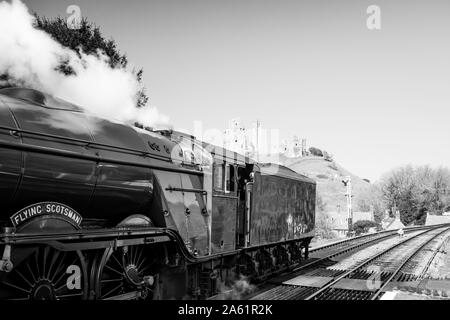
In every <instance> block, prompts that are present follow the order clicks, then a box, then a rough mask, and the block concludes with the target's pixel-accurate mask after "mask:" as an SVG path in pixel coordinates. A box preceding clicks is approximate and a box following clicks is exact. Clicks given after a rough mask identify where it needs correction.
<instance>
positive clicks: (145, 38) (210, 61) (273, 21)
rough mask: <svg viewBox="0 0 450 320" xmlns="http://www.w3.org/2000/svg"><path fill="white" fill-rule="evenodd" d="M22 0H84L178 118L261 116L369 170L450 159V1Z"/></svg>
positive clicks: (220, 123)
mask: <svg viewBox="0 0 450 320" xmlns="http://www.w3.org/2000/svg"><path fill="white" fill-rule="evenodd" d="M24 2H25V3H26V4H27V6H28V7H29V8H30V9H31V10H33V11H35V12H37V13H38V14H39V15H43V16H47V17H55V16H63V17H65V16H68V15H67V13H66V9H67V7H68V6H69V5H73V4H74V5H78V6H79V7H80V9H81V14H82V16H83V17H87V18H88V19H89V20H90V21H93V22H94V23H96V24H97V25H98V26H99V27H100V28H101V30H102V32H103V34H104V35H105V36H106V37H107V38H113V39H114V40H116V42H117V44H118V48H119V49H120V50H121V51H122V52H124V53H126V54H127V56H128V58H129V61H130V63H131V64H133V65H135V66H136V67H142V68H143V69H144V82H145V85H146V87H147V90H148V94H149V96H150V105H152V106H156V107H157V108H158V109H159V111H160V112H161V113H163V114H165V115H167V116H168V117H169V118H170V122H171V123H172V124H173V126H174V127H175V128H177V129H186V130H192V129H193V127H194V122H195V121H202V123H203V129H204V130H208V129H219V130H224V129H226V127H227V126H228V121H229V120H231V119H232V118H240V119H241V121H243V122H244V123H247V124H250V123H252V122H253V121H255V120H259V121H261V123H262V125H263V126H264V127H265V128H268V129H278V130H280V137H281V138H286V139H289V138H290V137H292V136H293V135H297V136H299V137H301V138H305V139H307V142H308V145H311V146H315V147H319V148H322V149H325V150H327V151H328V152H330V153H332V154H333V155H334V158H335V159H336V161H337V162H338V163H340V164H341V165H342V166H344V167H345V168H346V169H348V170H350V171H351V172H353V173H355V174H357V175H359V176H360V177H362V178H369V179H371V180H377V179H379V178H380V176H381V175H382V174H383V173H385V172H387V171H389V170H391V169H393V168H395V167H398V166H401V165H405V164H413V165H425V164H429V165H431V166H441V165H444V166H447V165H448V160H449V159H450V148H449V141H450V128H449V115H450V111H449V104H450V90H449V85H450V2H449V1H445V0H443V1H436V0H431V1H425V0H422V1H411V0H409V1H406V0H395V1H393V0H384V1H381V0H371V1H365V0H354V1H350V0H340V1H323V0H308V1H300V0H295V1H287V0H281V1H280V0H270V1H269V0H221V1H217V0H177V1H175V0H161V1H152V0H147V1H137V0H128V1H118V0H96V1H89V0H68V1H67V0H58V1H56V0H28V1H24ZM369 5H377V6H378V7H379V8H380V10H381V11H380V13H381V29H380V30H369V29H368V28H367V25H366V20H367V18H368V17H369V14H367V12H366V10H367V8H368V6H369Z"/></svg>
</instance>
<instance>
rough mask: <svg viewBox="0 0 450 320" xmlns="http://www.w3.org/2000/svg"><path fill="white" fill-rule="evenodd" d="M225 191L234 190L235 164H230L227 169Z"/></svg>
mask: <svg viewBox="0 0 450 320" xmlns="http://www.w3.org/2000/svg"><path fill="white" fill-rule="evenodd" d="M225 183H226V185H225V192H227V193H228V192H234V166H233V165H231V164H229V165H227V167H226V171H225Z"/></svg>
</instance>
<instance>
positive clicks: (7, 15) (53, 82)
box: [0, 0, 168, 127]
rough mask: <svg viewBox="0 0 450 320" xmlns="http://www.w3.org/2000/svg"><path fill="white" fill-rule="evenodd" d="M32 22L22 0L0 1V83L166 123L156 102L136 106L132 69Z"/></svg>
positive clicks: (109, 114)
mask: <svg viewBox="0 0 450 320" xmlns="http://www.w3.org/2000/svg"><path fill="white" fill-rule="evenodd" d="M33 23H34V17H33V16H32V15H31V14H30V13H29V11H28V9H27V7H26V6H25V5H24V4H23V3H22V2H21V1H20V0H13V1H12V2H11V3H10V2H6V1H2V2H0V30H1V32H0V75H2V74H6V75H7V79H3V80H1V79H0V85H5V82H6V83H7V84H9V85H18V86H25V87H30V88H33V89H36V90H41V91H44V92H46V93H49V94H51V95H54V96H56V97H59V98H62V99H64V100H67V101H69V102H72V103H74V104H77V105H79V106H81V107H83V108H85V109H86V110H87V111H88V112H91V113H94V114H97V115H99V116H102V117H106V118H109V119H117V120H120V121H124V122H134V121H138V122H140V123H143V124H144V125H146V126H151V127H155V126H156V127H166V126H167V124H168V118H167V117H166V116H164V115H161V114H160V113H159V112H158V110H157V109H156V108H149V107H144V108H136V99H137V92H138V91H139V89H140V85H139V83H138V81H137V80H136V77H135V75H134V74H133V72H131V71H129V70H126V69H123V68H119V69H112V68H111V67H110V66H109V65H108V57H107V56H106V55H104V54H101V53H100V57H97V56H94V55H87V54H84V53H82V52H80V54H81V58H80V57H79V56H78V55H77V54H76V53H75V52H74V51H72V50H70V49H68V48H65V47H63V46H61V45H60V44H59V43H58V42H56V41H55V40H53V39H52V38H51V37H50V35H48V34H47V33H45V32H44V31H42V30H38V29H36V28H35V27H34V25H33ZM61 61H68V66H70V67H71V68H72V69H73V70H74V71H75V75H69V76H66V75H64V74H62V73H60V72H58V71H56V68H57V67H58V65H60V63H61Z"/></svg>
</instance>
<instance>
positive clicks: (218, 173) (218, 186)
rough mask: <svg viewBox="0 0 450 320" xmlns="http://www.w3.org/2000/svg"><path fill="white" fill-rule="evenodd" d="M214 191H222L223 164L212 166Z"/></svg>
mask: <svg viewBox="0 0 450 320" xmlns="http://www.w3.org/2000/svg"><path fill="white" fill-rule="evenodd" d="M214 189H215V190H218V191H222V190H223V164H217V163H216V164H214Z"/></svg>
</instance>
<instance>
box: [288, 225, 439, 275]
mask: <svg viewBox="0 0 450 320" xmlns="http://www.w3.org/2000/svg"><path fill="white" fill-rule="evenodd" d="M430 228H431V227H414V228H409V229H407V232H412V231H417V230H422V229H425V230H427V229H430ZM396 230H397V229H396ZM396 230H389V231H382V232H380V233H376V234H371V235H366V236H365V237H369V236H372V237H373V238H372V239H369V240H368V241H364V242H361V243H357V244H354V245H351V242H354V241H356V240H362V239H363V238H362V237H358V238H353V239H350V240H344V241H342V242H338V243H334V244H332V245H330V246H329V247H321V248H319V249H316V250H310V252H309V253H313V252H316V251H319V250H323V249H327V248H330V249H331V248H332V247H334V246H338V245H340V244H345V243H349V244H350V247H345V248H342V249H341V250H339V251H337V252H333V253H331V254H329V255H326V256H325V257H322V258H319V259H317V260H314V261H311V262H310V263H307V264H305V265H301V266H299V267H297V268H295V269H293V270H292V273H294V272H298V271H301V270H304V269H306V268H309V267H311V266H314V265H316V264H319V263H321V262H323V261H326V260H327V259H330V258H333V257H335V256H339V255H342V254H345V253H347V252H349V251H353V250H355V249H357V248H359V247H362V246H365V245H368V244H371V243H373V242H377V241H380V240H384V239H387V238H389V237H392V236H395V235H396V234H397V231H396ZM433 230H434V229H433ZM381 233H386V235H384V236H381V237H377V236H376V235H379V234H381Z"/></svg>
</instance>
